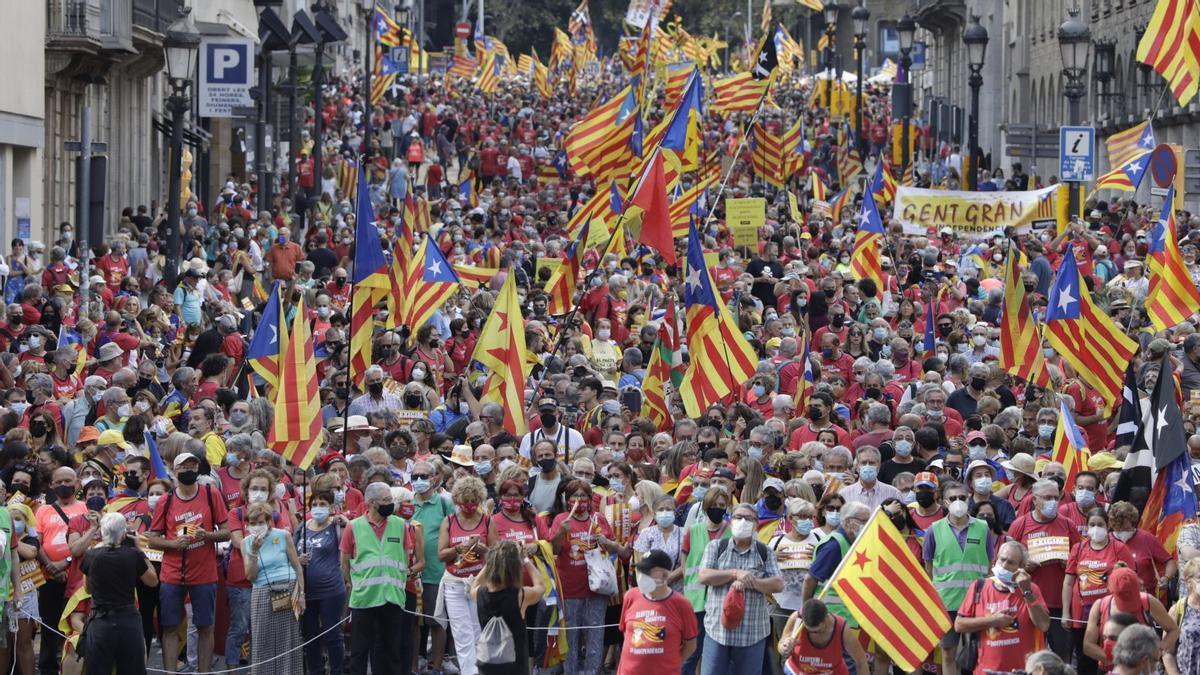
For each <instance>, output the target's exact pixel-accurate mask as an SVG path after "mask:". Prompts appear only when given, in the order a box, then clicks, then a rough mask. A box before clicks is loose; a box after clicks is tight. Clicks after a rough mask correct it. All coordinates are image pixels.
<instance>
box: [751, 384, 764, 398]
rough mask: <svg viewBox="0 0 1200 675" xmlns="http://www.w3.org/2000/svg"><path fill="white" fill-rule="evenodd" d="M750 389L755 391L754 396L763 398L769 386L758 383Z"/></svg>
mask: <svg viewBox="0 0 1200 675" xmlns="http://www.w3.org/2000/svg"><path fill="white" fill-rule="evenodd" d="M750 391H752V392H754V398H762V397H763V396H764V395H766V393H767V388H766V387H764V386H762V385H761V384H756V385H754V386H753V387H751V388H750Z"/></svg>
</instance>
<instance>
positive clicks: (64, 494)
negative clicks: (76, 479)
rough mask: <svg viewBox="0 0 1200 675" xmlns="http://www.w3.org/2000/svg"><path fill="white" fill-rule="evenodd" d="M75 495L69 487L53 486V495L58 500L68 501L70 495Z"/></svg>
mask: <svg viewBox="0 0 1200 675" xmlns="http://www.w3.org/2000/svg"><path fill="white" fill-rule="evenodd" d="M73 494H75V488H74V486H71V485H55V486H54V495H55V496H56V497H58V498H59V499H62V500H66V499H70V498H71V495H73Z"/></svg>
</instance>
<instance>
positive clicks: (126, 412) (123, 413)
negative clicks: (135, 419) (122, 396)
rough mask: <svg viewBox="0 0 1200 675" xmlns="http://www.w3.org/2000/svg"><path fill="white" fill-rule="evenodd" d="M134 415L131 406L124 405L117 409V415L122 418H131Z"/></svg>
mask: <svg viewBox="0 0 1200 675" xmlns="http://www.w3.org/2000/svg"><path fill="white" fill-rule="evenodd" d="M132 414H133V406H131V405H129V404H128V403H123V404H121V406H120V407H119V408H117V415H119V416H120V417H129V416H130V415H132Z"/></svg>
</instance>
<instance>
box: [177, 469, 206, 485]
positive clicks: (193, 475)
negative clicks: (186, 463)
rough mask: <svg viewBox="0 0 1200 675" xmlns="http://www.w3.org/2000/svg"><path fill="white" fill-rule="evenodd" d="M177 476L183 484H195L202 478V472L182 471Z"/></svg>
mask: <svg viewBox="0 0 1200 675" xmlns="http://www.w3.org/2000/svg"><path fill="white" fill-rule="evenodd" d="M175 477H176V478H178V479H179V483H180V484H181V485H195V484H196V480H197V479H198V478H200V472H199V471H180V472H179V474H178V475H176V476H175Z"/></svg>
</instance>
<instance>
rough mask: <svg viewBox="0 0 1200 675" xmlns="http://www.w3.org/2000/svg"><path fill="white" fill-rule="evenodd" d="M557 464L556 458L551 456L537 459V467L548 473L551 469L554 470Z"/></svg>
mask: <svg viewBox="0 0 1200 675" xmlns="http://www.w3.org/2000/svg"><path fill="white" fill-rule="evenodd" d="M557 466H558V460H556V459H553V458H551V459H539V460H538V468H539V469H541V470H542V472H543V473H550V472H551V471H554V469H555V467H557Z"/></svg>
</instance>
